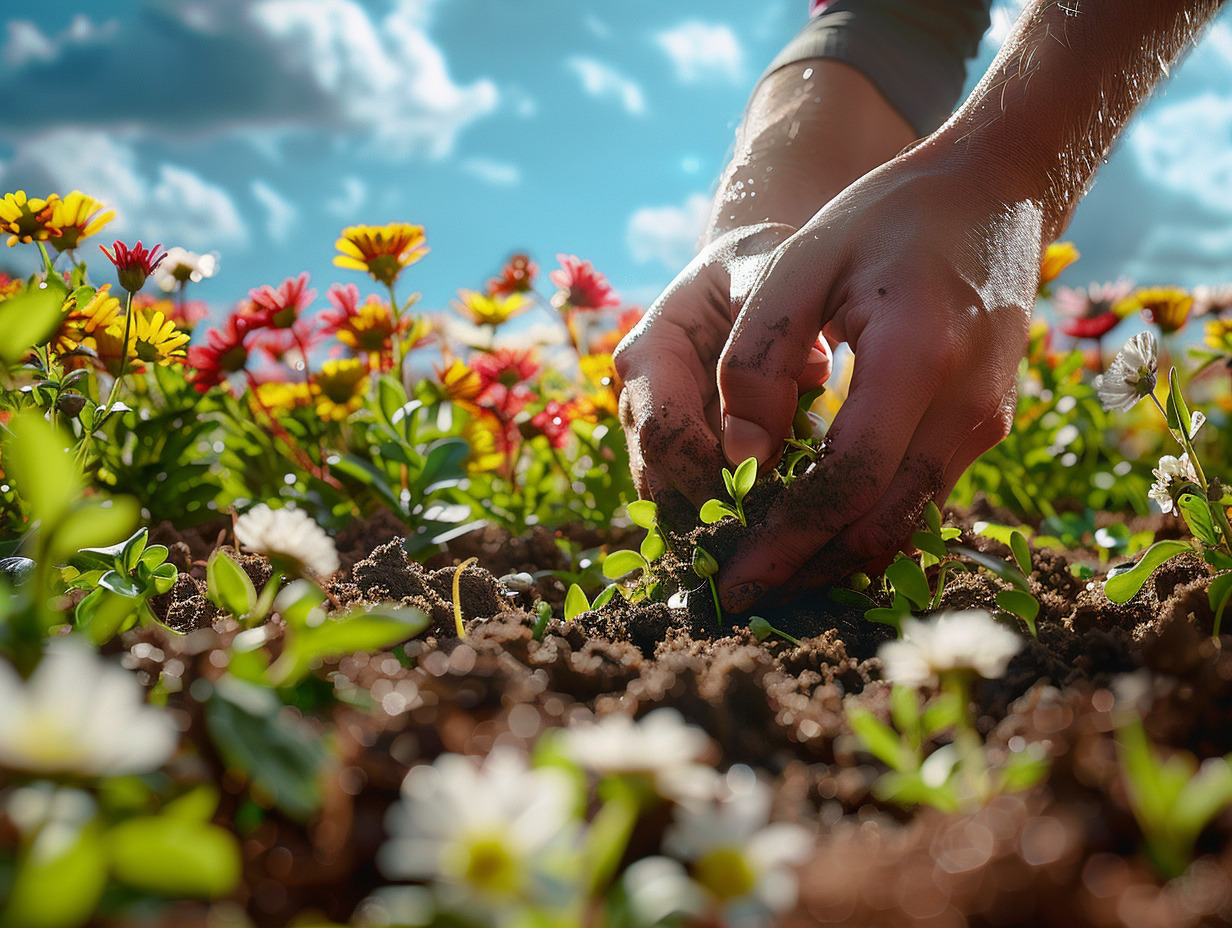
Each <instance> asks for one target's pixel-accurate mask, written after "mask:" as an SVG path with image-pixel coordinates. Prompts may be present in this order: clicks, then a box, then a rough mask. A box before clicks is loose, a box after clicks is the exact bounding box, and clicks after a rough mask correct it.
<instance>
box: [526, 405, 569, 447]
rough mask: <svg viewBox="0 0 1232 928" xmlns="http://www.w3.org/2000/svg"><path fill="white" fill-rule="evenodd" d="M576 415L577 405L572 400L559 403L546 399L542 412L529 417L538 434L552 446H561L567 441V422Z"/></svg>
mask: <svg viewBox="0 0 1232 928" xmlns="http://www.w3.org/2000/svg"><path fill="white" fill-rule="evenodd" d="M576 416H577V406H576V404H574V403H572V402H568V403H561V402H559V401H558V400H548V402H547V405H545V406H544V407H543V411H542V412H537V413H535V414H534V415H533V416H531V417H530V424H531V425H533V426H534V427H535V428H536V429H537V430H538V431H539V434H540V435H542V436H543V437H544V438H546V439H547V440H548V441H549V442H551V444H552V447H553V448H557V449H560V448H563V447H565V445H566V444H568V442H569V435H570V434H571V432H570V430H569V423H570V422H572V421H573V420H574V418H575V417H576Z"/></svg>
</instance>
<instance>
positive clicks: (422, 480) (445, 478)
mask: <svg viewBox="0 0 1232 928" xmlns="http://www.w3.org/2000/svg"><path fill="white" fill-rule="evenodd" d="M470 453H471V446H470V445H468V444H467V443H466V442H465V441H464V440H462V439H461V438H438V439H437V440H436V441H434V442H432V444H430V445H428V449H427V450H426V451H425V452H424V462H423V469H422V470H420V472H419V474H418V475H417V476H416V477H415V479H414V483H415V486H416V487H418V488H420V490H421V492H423V493H430V492H432V491H433V490H436V489H438V488H440V487H443V486H446V485H450V484H454V483H456V482H457V481H459V480H461V479H462V478H463V477H464V476H465V474H464V472H463V471H462V462H463V461H464V460H466V456H467V455H468V454H470Z"/></svg>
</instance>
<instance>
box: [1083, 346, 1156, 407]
mask: <svg viewBox="0 0 1232 928" xmlns="http://www.w3.org/2000/svg"><path fill="white" fill-rule="evenodd" d="M1158 366H1159V343H1158V342H1156V341H1155V336H1154V335H1152V334H1151V333H1150V332H1141V333H1139V334H1137V335H1135V336H1134V337H1133V338H1131V339H1130V340H1129V341H1127V342H1126V343H1125V347H1124V348H1122V349H1121V350H1120V351H1119V352H1117V356H1116V357H1115V358H1113V359H1112V363H1111V364H1109V365H1108V370H1107V372H1106V373H1104V374H1101V375H1100V376H1099V377H1096V378H1095V392H1096V393H1098V394H1099V401H1100V402H1101V403H1103V405H1104V409H1108V410H1113V409H1115V410H1119V411H1120V412H1127V411H1129V410H1130V409H1132V408H1133V406H1134V404H1135V403H1137V402H1138V400H1140V399H1142V398H1143V397H1145V396H1150V395H1151V394H1152V393H1154V392H1155V377H1156V369H1157V368H1158Z"/></svg>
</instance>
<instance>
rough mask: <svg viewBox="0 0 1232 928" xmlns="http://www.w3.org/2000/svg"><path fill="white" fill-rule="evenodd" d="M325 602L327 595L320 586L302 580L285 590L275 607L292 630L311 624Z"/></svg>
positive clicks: (280, 594)
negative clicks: (318, 609)
mask: <svg viewBox="0 0 1232 928" xmlns="http://www.w3.org/2000/svg"><path fill="white" fill-rule="evenodd" d="M325 600H326V596H325V593H324V592H322V590H321V588H320V587H319V586H317V585H316V584H315V583H313V582H311V581H310V580H303V579H300V580H293V581H292V582H291V583H289V584H287V585H286V587H284V588H283V590H282V592H280V593H279V594H278V598H277V599H276V600H274V606H275V608H277V610H278V613H279V615H281V616H282V620H283V621H284V622H286V623H287V625H288V626H289V627H290V628H292V629H299V628H304V627H306V626H307V625H309V624H310V623H311V621H312V619H313V618H314V615H313V613H314V610H316V609H317V608H318V607H319V606H320V605H321V604H322V603H323V602H325ZM318 615H319V614H318Z"/></svg>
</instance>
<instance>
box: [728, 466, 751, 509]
mask: <svg viewBox="0 0 1232 928" xmlns="http://www.w3.org/2000/svg"><path fill="white" fill-rule="evenodd" d="M756 482H757V458H755V457H754V458H745V459H744V460H743V461H741V462H740V466H739V467H737V468H736V472H735V473H734V474H732V485H731V488H730V489H731V491H732V499H734V500H736V501H737V502H739V501H741V500H743V499H744V498H745V497H746V496H748V495H749V490H751V489H753V484H754V483H756Z"/></svg>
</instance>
